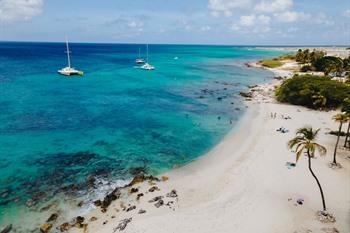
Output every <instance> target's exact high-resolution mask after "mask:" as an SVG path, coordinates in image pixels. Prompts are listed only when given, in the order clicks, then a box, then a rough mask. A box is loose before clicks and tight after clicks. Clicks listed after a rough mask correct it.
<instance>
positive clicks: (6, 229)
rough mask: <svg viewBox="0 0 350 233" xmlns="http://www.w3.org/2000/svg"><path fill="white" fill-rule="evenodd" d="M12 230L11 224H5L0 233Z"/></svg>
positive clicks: (7, 232)
mask: <svg viewBox="0 0 350 233" xmlns="http://www.w3.org/2000/svg"><path fill="white" fill-rule="evenodd" d="M11 230H12V224H10V225H7V226H6V227H5V228H4V229H2V230H1V231H0V233H9V232H10V231H11Z"/></svg>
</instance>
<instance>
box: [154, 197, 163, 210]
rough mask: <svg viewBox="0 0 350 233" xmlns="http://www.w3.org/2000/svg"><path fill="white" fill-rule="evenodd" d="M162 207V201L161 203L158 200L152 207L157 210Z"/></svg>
mask: <svg viewBox="0 0 350 233" xmlns="http://www.w3.org/2000/svg"><path fill="white" fill-rule="evenodd" d="M162 205H164V201H163V200H162V199H160V200H158V201H157V202H156V203H155V204H154V206H155V207H157V208H159V207H161V206H162Z"/></svg>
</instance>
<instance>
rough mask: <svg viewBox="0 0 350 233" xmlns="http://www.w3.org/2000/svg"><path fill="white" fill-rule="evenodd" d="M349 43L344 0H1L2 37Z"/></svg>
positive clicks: (349, 12) (349, 17)
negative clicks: (66, 36)
mask: <svg viewBox="0 0 350 233" xmlns="http://www.w3.org/2000/svg"><path fill="white" fill-rule="evenodd" d="M65 35H68V37H69V39H70V40H71V41H76V42H111V43H145V42H147V43H176V44H192V43H195V44H235V45H242V44H243V45H244V44H254V45H339V44H343V45H349V44H350V1H346V0H303V1H302V0H148V1H145V0H103V1H96V0H95V1H93V0H0V40H2V41H62V40H63V39H64V36H65Z"/></svg>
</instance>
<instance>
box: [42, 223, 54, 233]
mask: <svg viewBox="0 0 350 233" xmlns="http://www.w3.org/2000/svg"><path fill="white" fill-rule="evenodd" d="M51 228H52V224H50V223H44V224H43V225H41V226H40V232H42V233H47V232H49V230H50V229H51Z"/></svg>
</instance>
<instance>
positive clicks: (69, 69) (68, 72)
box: [58, 37, 84, 76]
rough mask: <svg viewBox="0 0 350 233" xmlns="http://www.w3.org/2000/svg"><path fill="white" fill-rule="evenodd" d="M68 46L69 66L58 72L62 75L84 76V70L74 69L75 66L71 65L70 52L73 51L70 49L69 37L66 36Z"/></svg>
mask: <svg viewBox="0 0 350 233" xmlns="http://www.w3.org/2000/svg"><path fill="white" fill-rule="evenodd" d="M66 47H67V51H66V53H67V58H68V66H67V67H65V68H63V69H60V70H58V73H60V74H62V75H65V76H71V75H80V76H83V75H84V72H83V71H80V70H76V69H74V68H73V67H71V66H70V53H71V51H69V45H68V40H67V37H66Z"/></svg>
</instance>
